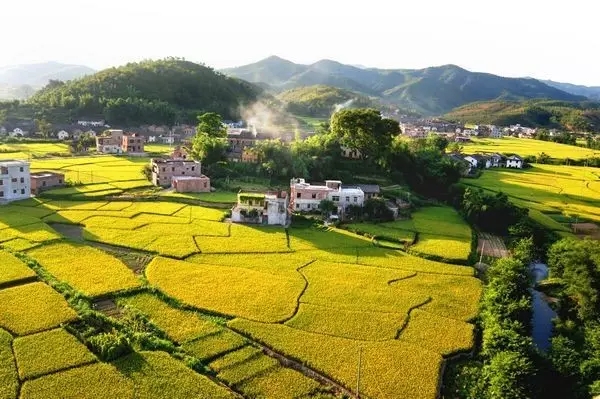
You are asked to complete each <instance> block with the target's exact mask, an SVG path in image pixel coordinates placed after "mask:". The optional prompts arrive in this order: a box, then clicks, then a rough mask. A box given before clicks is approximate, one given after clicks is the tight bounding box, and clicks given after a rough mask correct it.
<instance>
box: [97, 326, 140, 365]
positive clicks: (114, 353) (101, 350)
mask: <svg viewBox="0 0 600 399" xmlns="http://www.w3.org/2000/svg"><path fill="white" fill-rule="evenodd" d="M88 344H89V345H90V347H91V348H90V349H91V350H92V351H93V352H94V353H95V354H96V355H98V357H99V358H100V359H102V360H103V361H105V362H110V361H112V360H115V359H117V358H119V357H121V356H124V355H127V354H129V353H131V352H133V349H132V347H131V345H130V343H129V340H128V339H127V336H125V335H124V334H122V333H119V332H117V331H114V330H113V331H111V332H108V333H101V334H98V335H94V336H93V337H90V338H89V339H88Z"/></svg>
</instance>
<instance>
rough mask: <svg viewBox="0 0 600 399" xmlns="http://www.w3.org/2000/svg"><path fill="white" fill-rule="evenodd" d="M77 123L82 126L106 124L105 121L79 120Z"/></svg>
mask: <svg viewBox="0 0 600 399" xmlns="http://www.w3.org/2000/svg"><path fill="white" fill-rule="evenodd" d="M77 124H78V125H80V126H95V127H102V126H104V121H77Z"/></svg>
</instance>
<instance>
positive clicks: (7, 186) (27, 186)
mask: <svg viewBox="0 0 600 399" xmlns="http://www.w3.org/2000/svg"><path fill="white" fill-rule="evenodd" d="M30 196H31V175H30V173H29V162H26V161H15V160H7V161H1V162H0V203H6V202H10V201H16V200H20V199H25V198H29V197H30Z"/></svg>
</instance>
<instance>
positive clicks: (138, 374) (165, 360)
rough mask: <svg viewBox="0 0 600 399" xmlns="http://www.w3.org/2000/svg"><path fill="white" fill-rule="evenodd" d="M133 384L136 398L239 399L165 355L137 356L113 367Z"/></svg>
mask: <svg viewBox="0 0 600 399" xmlns="http://www.w3.org/2000/svg"><path fill="white" fill-rule="evenodd" d="M113 364H114V365H115V366H116V368H117V369H118V370H119V372H120V373H121V374H122V375H124V376H126V377H127V378H128V379H130V380H131V381H133V384H134V390H135V397H136V398H170V399H188V398H199V399H202V398H204V399H213V398H214V399H229V398H232V399H233V398H235V397H236V396H235V395H234V394H233V393H232V392H231V391H229V390H227V389H226V388H225V387H223V386H220V385H218V384H216V383H215V382H213V381H211V380H210V379H209V378H207V377H206V376H203V375H200V374H198V373H196V372H194V371H193V370H192V369H190V368H188V367H186V366H185V365H184V364H183V363H181V362H179V361H177V360H175V359H173V358H172V357H171V356H169V354H167V353H165V352H140V353H133V354H131V355H128V356H126V357H124V358H121V359H119V360H117V361H115V362H114V363H113Z"/></svg>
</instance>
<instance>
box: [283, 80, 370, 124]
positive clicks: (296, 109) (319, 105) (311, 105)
mask: <svg viewBox="0 0 600 399" xmlns="http://www.w3.org/2000/svg"><path fill="white" fill-rule="evenodd" d="M277 98H278V99H279V100H281V101H283V102H284V103H285V107H286V110H287V111H289V112H291V113H292V114H296V115H303V116H312V117H323V118H329V117H330V116H331V114H332V113H333V112H335V111H336V106H337V107H339V106H342V105H344V106H347V107H352V108H365V107H370V106H372V105H373V104H374V101H373V100H370V99H369V98H368V97H365V96H364V95H360V94H357V93H354V92H351V91H349V90H344V89H340V88H336V87H331V86H324V85H315V86H307V87H298V88H295V89H291V90H287V91H284V92H283V93H280V94H278V95H277Z"/></svg>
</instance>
